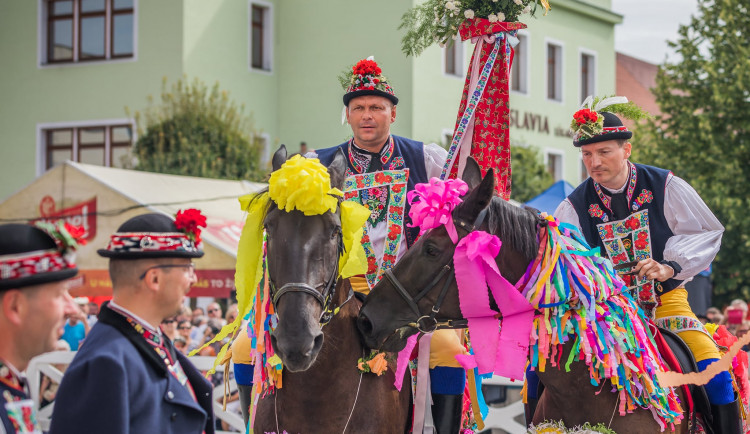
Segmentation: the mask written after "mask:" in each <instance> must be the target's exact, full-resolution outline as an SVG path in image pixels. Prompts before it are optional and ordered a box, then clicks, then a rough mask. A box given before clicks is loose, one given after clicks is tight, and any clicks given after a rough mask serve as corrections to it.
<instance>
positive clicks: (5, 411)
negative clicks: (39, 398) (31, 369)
mask: <svg viewBox="0 0 750 434" xmlns="http://www.w3.org/2000/svg"><path fill="white" fill-rule="evenodd" d="M0 395H1V396H2V397H1V398H0V402H1V403H2V404H1V405H0V425H1V426H2V428H4V429H5V431H4V432H7V433H10V434H15V433H17V432H18V433H39V434H41V433H42V430H41V428H40V427H39V424H38V423H37V414H36V406H35V405H34V401H32V400H31V399H30V398H29V391H28V387H27V385H26V384H25V383H24V382H23V381H22V380H21V379H19V378H17V377H16V376H15V375H14V374H13V372H12V371H11V369H10V368H9V367H8V366H6V365H5V363H4V362H3V361H2V360H0ZM0 431H2V430H0Z"/></svg>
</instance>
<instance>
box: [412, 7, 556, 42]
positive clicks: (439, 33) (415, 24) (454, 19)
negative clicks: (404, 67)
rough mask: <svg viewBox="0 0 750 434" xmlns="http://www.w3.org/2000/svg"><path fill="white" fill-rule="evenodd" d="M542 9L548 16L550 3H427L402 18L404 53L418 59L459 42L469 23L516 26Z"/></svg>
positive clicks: (414, 8)
mask: <svg viewBox="0 0 750 434" xmlns="http://www.w3.org/2000/svg"><path fill="white" fill-rule="evenodd" d="M539 5H541V6H542V7H543V8H544V14H545V15H547V11H549V9H550V6H549V1H548V0H447V1H446V0H426V1H425V2H424V3H422V4H420V5H417V6H415V7H413V8H411V9H409V10H408V11H406V13H405V14H404V15H403V16H402V17H401V25H400V26H399V27H398V28H399V30H401V29H406V34H405V35H404V37H403V38H402V39H401V51H403V52H404V54H406V55H407V56H418V55H419V54H420V53H422V51H424V50H425V48H427V47H429V46H430V45H432V44H434V43H436V42H437V43H440V44H443V45H444V44H446V43H448V42H449V41H451V40H452V39H456V38H457V36H456V35H457V33H458V27H459V26H460V25H461V23H462V22H463V21H464V20H466V19H472V18H475V17H476V18H486V19H488V20H489V21H490V22H503V21H505V22H515V21H518V17H519V16H520V15H522V14H530V15H531V16H534V14H535V13H536V9H537V7H538V6H539Z"/></svg>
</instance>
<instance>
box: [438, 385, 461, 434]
mask: <svg viewBox="0 0 750 434" xmlns="http://www.w3.org/2000/svg"><path fill="white" fill-rule="evenodd" d="M463 404H464V396H463V395H442V394H437V393H433V394H432V419H433V422H434V424H435V430H436V431H437V434H457V433H458V431H459V430H460V429H461V416H462V414H461V413H462V410H463Z"/></svg>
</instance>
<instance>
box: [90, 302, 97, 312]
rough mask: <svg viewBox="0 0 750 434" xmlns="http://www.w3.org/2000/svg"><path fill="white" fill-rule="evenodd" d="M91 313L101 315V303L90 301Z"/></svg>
mask: <svg viewBox="0 0 750 434" xmlns="http://www.w3.org/2000/svg"><path fill="white" fill-rule="evenodd" d="M89 315H99V305H97V304H96V303H93V302H92V303H89Z"/></svg>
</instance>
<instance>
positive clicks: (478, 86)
mask: <svg viewBox="0 0 750 434" xmlns="http://www.w3.org/2000/svg"><path fill="white" fill-rule="evenodd" d="M523 28H526V25H525V24H523V23H519V22H512V23H510V22H495V23H491V22H490V21H489V20H487V19H483V18H474V19H472V20H466V21H464V22H463V24H461V27H460V28H459V32H460V34H461V39H463V40H467V39H470V38H471V39H472V41H474V42H475V44H476V46H475V49H474V54H472V57H471V63H470V66H469V70H468V71H467V73H466V82H465V84H464V90H463V94H462V96H461V104H460V105H459V108H458V117H457V120H456V128H455V130H454V139H453V143H452V144H451V148H450V149H449V155H448V163H446V165H448V164H451V163H450V162H451V161H452V164H451V166H450V169H449V170H450V172H449V175H448V176H447V178H456V177H457V175H458V173H459V170H463V167H464V164H465V161H466V157H468V155H466V154H467V153H468V152H469V149H470V154H469V155H471V156H472V157H473V158H474V159H475V160H476V161H477V162H478V163H479V167H481V168H482V174H483V175H484V174H485V173H486V172H487V170H488V169H490V168H492V169H494V171H495V188H496V190H497V193H498V195H499V196H500V197H502V198H503V199H505V200H508V199H509V198H510V181H511V167H510V135H509V118H510V109H509V107H508V95H509V92H508V78H509V73H510V64H511V61H512V58H513V50H512V48H511V46H512V44H511V43H510V41H509V39H515V33H516V30H518V29H523ZM489 62H491V63H489ZM482 89H483V91H482ZM470 92H471V94H470ZM474 101H476V102H474ZM467 109H468V110H467ZM472 115H473V116H472ZM464 132H465V137H464V134H461V133H464ZM457 133H459V134H457ZM457 136H459V137H457ZM462 139H463V140H462ZM468 140H471V142H468ZM461 142H463V143H461ZM459 144H461V145H460V146H458V145H459ZM469 145H470V147H469ZM462 148H463V149H464V151H463V152H461V149H462ZM447 169H448V168H447V167H446V170H444V174H443V178H446V176H445V172H448V170H447Z"/></svg>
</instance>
